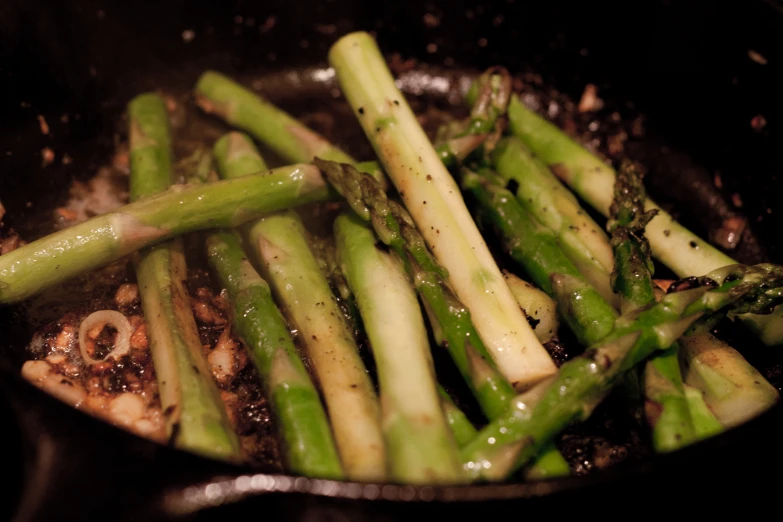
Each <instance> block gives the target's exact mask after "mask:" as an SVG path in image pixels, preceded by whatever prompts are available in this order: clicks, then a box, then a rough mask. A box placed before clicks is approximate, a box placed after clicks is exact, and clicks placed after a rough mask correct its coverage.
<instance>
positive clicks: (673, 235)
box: [508, 96, 783, 345]
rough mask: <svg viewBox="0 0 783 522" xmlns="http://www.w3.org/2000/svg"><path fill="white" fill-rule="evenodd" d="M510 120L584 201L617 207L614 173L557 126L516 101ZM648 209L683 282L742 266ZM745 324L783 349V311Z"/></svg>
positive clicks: (655, 248)
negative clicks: (716, 271)
mask: <svg viewBox="0 0 783 522" xmlns="http://www.w3.org/2000/svg"><path fill="white" fill-rule="evenodd" d="M508 116H509V122H510V127H511V130H512V132H513V133H514V134H515V135H516V136H518V137H519V138H520V139H521V140H522V141H523V142H524V143H525V144H526V145H527V146H528V147H530V149H531V150H532V151H533V153H534V154H536V156H538V157H539V158H540V159H541V160H542V161H543V162H544V163H546V164H547V165H549V166H550V167H551V168H552V170H553V171H554V172H555V174H557V176H558V177H559V178H560V179H561V180H562V181H563V182H564V183H565V184H566V185H568V186H569V187H571V189H572V190H573V191H574V192H576V193H577V194H578V195H579V196H580V197H581V198H582V199H584V200H585V201H587V203H588V204H589V205H590V206H592V207H593V208H594V209H596V210H597V211H599V212H601V213H602V214H603V215H604V216H608V215H609V206H610V205H611V203H612V198H611V194H612V186H613V185H614V180H615V177H616V174H615V171H614V169H612V168H611V167H610V166H608V165H606V164H605V163H604V162H603V161H601V160H600V159H599V158H597V157H596V156H594V155H593V154H591V153H590V152H588V151H587V150H586V149H584V148H583V147H582V146H580V145H579V144H578V143H576V142H575V141H573V140H572V139H571V138H569V137H568V136H567V135H566V134H565V133H563V132H562V131H561V130H560V129H558V128H557V127H556V126H555V125H553V124H552V123H550V122H548V121H547V120H545V119H544V118H542V117H541V116H539V115H537V114H536V113H535V112H533V111H531V110H530V109H528V108H526V107H525V106H524V105H523V104H522V102H521V101H520V100H519V99H518V98H517V97H515V96H513V97H512V98H511V102H510V104H509V107H508ZM644 206H645V209H646V210H652V209H656V210H658V215H657V216H656V218H655V219H653V220H652V221H651V222H650V223H649V224H648V225H647V228H646V230H645V233H646V236H647V239H648V241H649V242H650V248H651V249H652V254H653V256H654V257H656V258H657V259H659V260H660V261H661V262H662V263H663V264H664V265H666V266H667V267H669V269H671V270H672V272H674V273H675V274H677V276H678V277H687V276H690V275H694V274H696V275H698V274H706V273H708V272H710V271H712V270H716V269H718V268H720V267H722V266H726V265H731V264H735V263H736V261H735V260H733V259H732V258H731V257H729V256H727V255H726V254H724V253H723V252H721V251H720V250H718V249H717V248H715V247H713V246H712V245H710V244H709V243H707V242H706V241H704V240H702V239H701V238H699V237H698V236H697V235H695V234H694V233H693V232H691V231H690V230H688V229H687V228H685V227H684V226H682V225H681V224H679V223H678V222H677V221H675V219H674V218H673V217H672V216H671V215H669V214H668V213H667V212H665V211H664V210H663V209H661V208H660V207H659V206H658V205H656V204H655V203H654V202H653V201H652V200H650V199H649V198H648V199H646V200H645V203H644ZM740 319H741V320H742V321H743V323H745V324H746V325H747V326H748V327H749V328H750V329H751V330H752V331H754V332H755V333H756V334H757V335H758V337H759V339H761V341H762V342H764V343H765V344H767V345H779V344H783V308H781V309H778V310H776V311H775V312H774V313H773V314H770V315H763V316H742V317H740Z"/></svg>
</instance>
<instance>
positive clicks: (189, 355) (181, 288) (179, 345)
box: [128, 94, 242, 461]
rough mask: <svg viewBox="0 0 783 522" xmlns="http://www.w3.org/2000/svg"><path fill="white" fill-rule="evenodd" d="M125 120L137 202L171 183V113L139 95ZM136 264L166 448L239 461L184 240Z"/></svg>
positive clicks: (150, 252)
mask: <svg viewBox="0 0 783 522" xmlns="http://www.w3.org/2000/svg"><path fill="white" fill-rule="evenodd" d="M128 119H129V121H130V155H131V177H130V193H131V198H133V199H139V198H142V197H145V196H148V195H151V194H154V193H156V192H159V191H161V190H165V189H166V187H168V186H169V184H170V183H171V151H170V148H171V139H170V137H169V122H168V113H167V112H166V106H165V104H164V102H163V100H162V99H161V98H160V97H159V96H157V95H155V94H142V95H140V96H137V97H136V98H134V99H133V100H132V101H131V102H130V104H129V105H128ZM134 261H135V265H136V278H137V280H138V283H139V289H140V292H141V302H142V307H143V309H144V317H145V319H146V321H147V325H148V329H147V331H148V333H149V342H150V351H151V353H152V360H153V363H154V366H155V375H156V378H157V381H158V388H159V390H160V402H161V407H162V409H163V411H164V412H165V413H164V417H165V423H166V433H167V436H168V437H169V442H170V443H171V444H173V445H175V446H177V447H180V448H183V449H187V450H190V451H193V452H196V453H199V454H202V455H205V456H209V457H213V458H222V459H227V460H237V461H238V460H241V458H242V450H241V447H240V445H239V440H238V438H237V436H236V434H235V433H234V431H233V429H232V427H231V422H230V421H229V419H228V415H227V413H226V411H225V409H224V407H223V404H222V401H221V398H220V393H219V391H218V389H217V386H216V385H215V382H214V381H213V380H212V379H211V377H210V372H209V369H208V366H207V363H206V361H205V359H204V354H203V351H202V348H201V340H200V338H199V334H198V328H197V326H196V321H195V319H194V318H193V312H192V311H191V309H190V299H189V297H188V294H187V290H186V289H185V285H184V280H185V278H186V277H187V268H186V266H185V255H184V252H183V247H182V240H181V239H180V238H175V239H172V240H170V241H168V242H166V243H162V244H159V245H156V246H153V247H151V248H148V249H145V250H142V251H141V252H139V253H138V254H137V255H136V256H135V259H134Z"/></svg>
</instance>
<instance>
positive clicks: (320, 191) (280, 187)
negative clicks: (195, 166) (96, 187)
mask: <svg viewBox="0 0 783 522" xmlns="http://www.w3.org/2000/svg"><path fill="white" fill-rule="evenodd" d="M137 139H138V140H145V139H148V140H151V138H146V137H144V136H139V137H138V138H137ZM136 155H137V156H139V158H140V159H138V160H136V159H132V161H136V164H137V165H139V162H142V164H144V163H145V162H149V161H151V159H150V158H153V157H154V156H153V155H152V154H147V153H144V155H142V154H141V153H140V152H137V153H136ZM136 190H139V189H136ZM333 195H334V194H333V193H332V192H331V191H330V190H329V188H328V187H327V185H326V183H325V182H324V180H323V178H322V177H321V173H320V172H319V171H318V169H317V168H316V167H314V166H312V165H291V166H288V167H281V168H278V169H274V170H272V171H269V172H268V173H265V174H264V175H263V176H247V177H244V178H242V179H236V180H230V181H219V182H215V183H210V184H205V185H197V186H190V187H179V186H175V187H171V188H169V189H167V190H166V191H164V192H162V193H160V194H156V195H153V196H149V197H144V198H142V199H138V200H136V201H134V202H133V203H130V204H128V205H125V206H123V207H121V208H119V209H117V210H115V211H113V212H110V213H107V214H103V215H100V216H96V217H94V218H91V219H88V220H87V221H84V222H82V223H79V224H77V225H74V226H71V227H68V228H66V229H63V230H60V231H58V232H55V233H53V234H50V235H48V236H45V237H43V238H41V239H38V240H37V241H33V242H32V243H28V244H27V245H25V246H23V247H21V248H18V249H16V250H14V251H12V252H9V253H7V254H5V255H3V256H0V303H13V302H17V301H21V300H23V299H26V298H28V297H30V296H32V295H34V294H36V293H38V292H41V291H43V290H45V289H47V288H50V287H52V286H56V285H58V284H60V283H62V282H63V281H66V280H68V279H70V278H71V277H74V276H77V275H80V274H84V273H86V272H89V271H90V270H94V269H96V268H99V267H101V266H104V265H107V264H109V263H111V262H114V261H116V260H118V259H120V258H121V257H124V256H126V255H128V254H130V253H131V252H135V251H136V250H139V249H140V248H144V247H147V246H150V245H153V244H155V243H159V242H161V241H165V240H167V239H171V238H173V237H175V236H178V235H181V234H185V233H188V232H193V231H196V230H204V229H208V228H216V227H233V226H237V225H240V224H242V223H245V222H247V221H249V220H251V219H254V218H257V217H259V216H261V215H264V214H267V213H269V212H274V211H276V210H280V209H284V208H290V207H293V206H297V205H303V204H306V203H312V202H319V201H328V200H329V199H330V198H332V197H333Z"/></svg>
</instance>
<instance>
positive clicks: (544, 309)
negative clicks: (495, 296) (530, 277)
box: [503, 270, 560, 343]
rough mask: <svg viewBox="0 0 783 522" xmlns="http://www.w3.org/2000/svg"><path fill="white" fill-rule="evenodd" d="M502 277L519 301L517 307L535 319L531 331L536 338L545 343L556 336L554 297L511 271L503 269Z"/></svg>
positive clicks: (556, 323) (556, 319) (556, 322)
mask: <svg viewBox="0 0 783 522" xmlns="http://www.w3.org/2000/svg"><path fill="white" fill-rule="evenodd" d="M503 277H504V278H505V279H506V283H507V284H508V287H509V288H510V289H511V293H512V294H514V298H515V299H516V300H517V303H519V307H520V308H522V310H523V311H524V312H525V316H527V317H529V318H530V319H531V320H532V321H537V323H536V325H535V326H534V327H533V331H534V332H535V333H536V337H538V340H539V341H541V342H542V343H546V342H549V341H551V340H552V339H553V338H554V337H556V336H557V329H558V327H559V326H560V322H559V320H558V318H557V304H556V303H555V301H554V299H552V298H551V297H549V296H548V295H547V294H546V292H544V291H542V290H539V289H538V288H536V287H535V286H533V285H531V284H530V283H528V282H527V281H524V280H522V279H520V278H519V277H517V276H515V275H514V274H512V273H511V272H508V271H506V270H504V271H503Z"/></svg>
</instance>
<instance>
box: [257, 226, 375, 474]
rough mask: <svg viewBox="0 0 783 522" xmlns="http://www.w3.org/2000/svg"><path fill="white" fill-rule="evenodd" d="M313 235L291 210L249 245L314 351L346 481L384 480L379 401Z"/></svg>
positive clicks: (260, 228)
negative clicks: (309, 237) (317, 254)
mask: <svg viewBox="0 0 783 522" xmlns="http://www.w3.org/2000/svg"><path fill="white" fill-rule="evenodd" d="M305 234H306V231H305V230H304V227H303V225H302V223H301V221H300V219H299V217H298V216H297V215H296V214H295V213H293V212H291V211H286V212H281V213H277V214H272V215H268V216H266V217H264V218H261V219H259V220H258V221H256V222H255V223H253V224H252V225H250V226H249V227H248V229H247V238H248V240H247V245H248V248H249V249H250V251H251V252H250V253H251V254H252V255H253V256H255V258H256V261H257V265H258V267H259V268H260V272H261V275H262V276H263V277H264V279H265V280H266V281H267V282H268V283H269V285H270V286H271V287H272V290H273V292H274V294H275V296H276V298H277V302H278V303H280V305H281V306H282V308H283V309H284V311H285V313H286V315H287V316H288V318H289V319H290V320H291V322H292V324H293V326H294V327H295V328H296V330H297V331H298V332H299V335H300V336H301V339H302V342H303V343H304V344H305V346H306V349H307V353H308V355H309V358H310V360H311V361H312V363H313V369H314V371H315V375H316V377H317V379H318V382H319V384H320V387H321V391H322V393H323V396H324V399H325V401H326V408H327V411H328V413H329V418H330V420H331V423H332V429H333V432H334V436H335V441H336V442H337V449H338V451H339V452H340V457H341V459H342V463H343V469H344V470H345V473H346V475H347V476H348V478H351V479H354V480H369V481H380V480H383V479H384V478H385V455H384V443H383V436H382V433H381V425H380V415H381V413H380V406H379V404H378V399H377V397H376V395H375V391H374V390H373V386H372V382H371V381H370V377H369V375H368V374H367V370H366V369H365V367H364V364H363V363H362V360H361V357H360V356H359V350H358V348H357V346H356V342H355V340H354V338H353V335H352V333H351V332H350V329H349V328H348V325H347V324H346V322H345V321H344V319H343V316H342V312H341V311H340V308H339V306H338V304H337V302H336V300H335V297H334V296H333V294H332V292H331V289H330V288H329V284H328V283H327V281H326V278H325V277H324V275H323V273H322V272H321V269H320V267H319V265H318V261H317V260H316V259H315V257H314V256H313V254H312V252H311V251H310V248H309V247H308V244H307V239H306V237H305Z"/></svg>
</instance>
